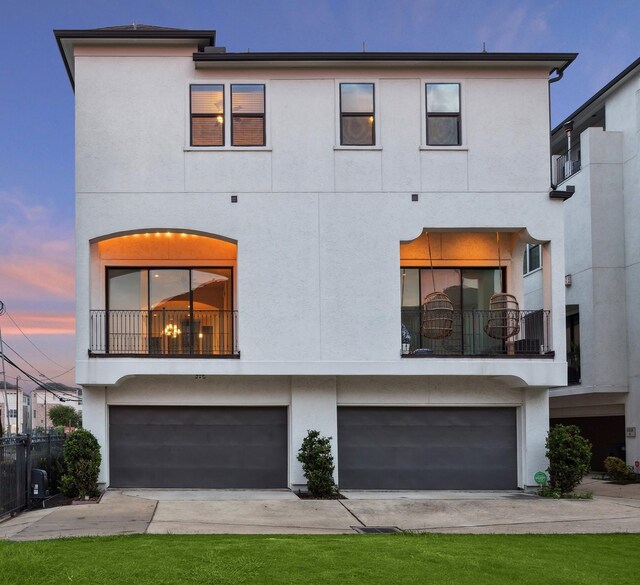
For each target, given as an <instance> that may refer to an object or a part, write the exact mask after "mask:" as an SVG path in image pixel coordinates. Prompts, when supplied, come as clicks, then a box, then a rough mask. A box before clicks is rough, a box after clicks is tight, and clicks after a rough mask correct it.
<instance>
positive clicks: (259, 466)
mask: <svg viewBox="0 0 640 585" xmlns="http://www.w3.org/2000/svg"><path fill="white" fill-rule="evenodd" d="M109 445H110V448H109V458H110V467H111V478H110V480H111V485H112V486H114V487H172V488H282V487H287V409H286V408H285V407H259V408H258V407H256V408H254V407H250V408H242V407H202V406H197V407H196V406H111V407H109Z"/></svg>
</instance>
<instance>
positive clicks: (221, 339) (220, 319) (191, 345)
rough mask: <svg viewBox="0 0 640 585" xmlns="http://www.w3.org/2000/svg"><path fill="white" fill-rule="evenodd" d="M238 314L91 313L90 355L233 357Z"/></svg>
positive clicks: (187, 312) (185, 312)
mask: <svg viewBox="0 0 640 585" xmlns="http://www.w3.org/2000/svg"><path fill="white" fill-rule="evenodd" d="M237 320H238V312H237V311H230V310H229V311H227V310H221V311H195V310H194V311H190V310H184V311H183V310H180V311H177V310H169V309H160V310H158V311H137V310H136V311H134V310H130V311H129V310H126V311H125V310H122V311H121V310H92V311H91V312H90V326H91V334H90V346H89V352H90V354H92V355H152V356H173V357H183V356H199V357H204V356H236V355H238V341H237V333H236V332H237V329H238V327H237Z"/></svg>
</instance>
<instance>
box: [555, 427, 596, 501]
mask: <svg viewBox="0 0 640 585" xmlns="http://www.w3.org/2000/svg"><path fill="white" fill-rule="evenodd" d="M546 447H547V457H548V459H549V467H548V468H547V471H548V472H549V486H550V487H551V488H553V489H557V490H559V491H560V493H561V494H568V493H570V492H572V491H573V489H574V488H576V487H577V486H578V484H579V483H580V482H581V481H582V478H583V477H584V476H585V475H587V473H588V472H589V467H590V463H591V443H590V442H589V441H588V440H587V439H585V438H584V437H583V436H582V435H581V434H580V429H579V428H578V427H577V426H575V425H556V426H554V427H553V428H552V429H550V430H549V434H548V435H547V441H546Z"/></svg>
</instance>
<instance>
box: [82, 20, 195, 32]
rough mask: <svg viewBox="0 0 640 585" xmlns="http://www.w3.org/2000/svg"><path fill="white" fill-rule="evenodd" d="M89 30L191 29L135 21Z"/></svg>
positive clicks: (184, 30) (186, 30)
mask: <svg viewBox="0 0 640 585" xmlns="http://www.w3.org/2000/svg"><path fill="white" fill-rule="evenodd" d="M88 30H139V31H145V30H155V31H168V30H174V31H175V30H179V31H182V32H190V31H189V29H186V28H173V27H169V26H155V25H153V24H137V23H135V22H134V23H133V24H120V25H118V26H103V27H99V28H91V29H88Z"/></svg>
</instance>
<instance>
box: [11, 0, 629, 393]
mask: <svg viewBox="0 0 640 585" xmlns="http://www.w3.org/2000/svg"><path fill="white" fill-rule="evenodd" d="M132 22H136V23H144V24H155V25H161V26H173V27H179V28H199V29H214V30H217V31H218V44H219V45H223V46H226V47H227V50H229V51H246V50H248V49H250V50H251V51H360V50H362V43H363V42H364V43H366V49H367V50H368V51H433V52H439V51H443V52H446V51H480V50H482V45H483V42H484V43H486V48H487V50H488V51H490V52H494V51H523V52H576V53H580V56H579V57H578V59H577V60H576V62H575V63H574V64H573V65H572V66H571V67H570V68H569V69H568V70H567V72H566V74H565V77H564V79H563V80H562V81H561V82H560V83H557V84H554V85H553V86H552V120H553V123H554V124H555V123H557V122H559V121H561V120H562V119H563V118H564V117H565V116H567V115H568V114H569V113H571V112H572V111H573V110H574V109H575V108H576V107H578V106H579V105H580V104H582V103H583V102H584V101H585V100H587V99H588V98H589V97H590V96H591V95H593V94H594V93H595V92H596V91H597V90H598V89H599V88H600V87H602V86H603V85H604V84H605V83H606V82H607V81H609V80H610V79H611V78H613V77H614V76H615V75H617V74H618V73H619V72H620V71H621V70H622V69H624V68H625V67H626V66H627V65H629V64H630V63H631V62H633V61H634V60H635V59H636V58H638V57H639V56H640V35H639V34H638V32H637V31H638V25H639V24H640V3H639V2H637V0H633V1H631V0H628V1H627V0H609V1H608V2H605V1H603V0H601V1H596V0H582V1H579V0H565V1H529V2H518V1H489V0H487V1H485V2H479V1H470V0H465V1H458V2H453V1H451V2H448V1H443V0H439V1H438V0H393V1H386V0H385V1H382V0H378V1H376V0H368V1H367V0H268V1H258V0H235V1H229V0H217V1H212V0H183V1H179V0H156V1H152V0H126V1H123V0H108V1H105V0H82V1H79V0H64V1H62V0H30V1H29V2H13V1H10V0H0V71H1V72H2V84H1V85H0V100H1V101H0V105H1V107H0V129H1V132H0V229H1V230H2V238H1V239H0V254H1V255H0V300H2V301H4V302H5V304H6V305H7V308H8V310H9V312H10V314H11V316H12V317H13V318H14V319H15V320H16V322H17V323H18V324H19V325H20V326H21V328H22V329H23V330H24V331H25V332H26V333H27V334H28V335H29V337H30V338H31V340H32V341H34V342H35V343H36V345H38V347H39V348H40V349H42V350H43V351H44V353H45V354H47V355H48V356H49V357H50V358H52V359H53V360H54V361H55V362H57V363H58V364H60V365H61V366H64V367H60V366H58V365H55V364H54V363H53V362H51V361H48V360H47V359H45V358H44V357H43V356H42V355H41V354H40V353H39V352H38V351H36V349H35V348H34V347H33V346H32V345H31V344H30V343H29V341H27V340H26V339H25V338H24V337H23V336H22V335H21V334H20V333H19V332H18V331H17V330H16V328H15V326H14V325H13V323H12V322H11V321H10V320H9V319H8V318H7V317H6V316H4V317H0V326H1V327H2V331H3V334H4V336H5V339H6V341H7V342H8V343H9V344H10V345H11V347H12V348H14V349H15V350H17V351H18V353H19V354H20V355H22V356H23V357H25V358H26V359H27V360H29V361H30V362H31V363H33V364H34V365H35V366H36V367H38V368H39V369H40V370H41V371H44V372H45V373H47V374H48V375H49V376H52V377H53V376H56V375H59V374H60V373H61V372H62V371H63V370H64V369H66V368H68V367H71V366H72V365H73V360H74V336H73V327H74V325H73V299H74V289H73V270H74V266H73V260H74V251H73V249H74V243H73V222H74V219H73V193H74V162H73V124H74V121H73V92H72V90H71V86H70V84H69V80H68V78H67V75H66V72H65V70H64V67H63V64H62V60H61V58H60V55H59V53H58V49H57V46H56V44H55V41H54V38H53V34H52V29H54V28H62V29H64V28H70V29H75V28H95V27H102V26H112V25H116V24H130V23H132ZM8 353H9V355H11V352H8ZM59 380H60V381H63V382H67V383H72V382H73V373H72V372H70V373H68V374H66V375H63V376H61V377H60V378H59Z"/></svg>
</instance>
